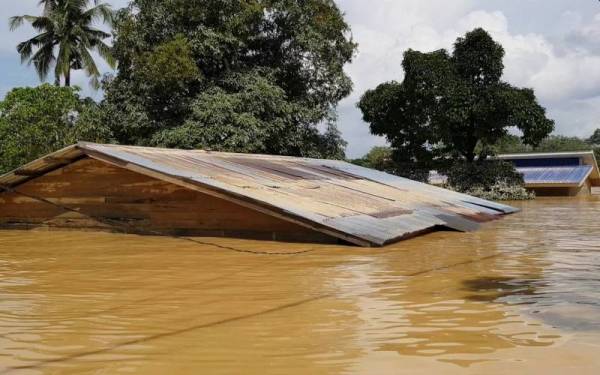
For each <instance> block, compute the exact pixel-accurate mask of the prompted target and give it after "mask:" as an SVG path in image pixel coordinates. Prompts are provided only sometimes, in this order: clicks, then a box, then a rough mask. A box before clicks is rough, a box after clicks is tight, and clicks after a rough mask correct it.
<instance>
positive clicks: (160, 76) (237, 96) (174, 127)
mask: <svg viewBox="0 0 600 375" xmlns="http://www.w3.org/2000/svg"><path fill="white" fill-rule="evenodd" d="M115 35H116V39H115V47H114V53H115V56H116V58H117V60H118V61H119V72H118V74H117V75H116V77H114V78H112V79H109V80H107V81H106V82H105V87H104V88H105V93H106V99H105V102H104V103H103V104H102V108H103V113H104V115H103V117H104V118H105V119H106V121H108V122H109V124H110V126H111V128H112V129H113V130H114V133H115V136H116V137H117V139H118V140H119V141H120V142H122V143H128V144H141V145H156V146H170V147H181V148H210V149H213V150H227V151H243V152H265V153H273V154H289V155H298V156H319V157H340V156H343V148H344V142H343V141H342V140H341V138H340V136H339V132H338V131H337V130H336V128H335V122H334V121H333V119H335V115H334V111H335V106H336V105H337V103H338V102H339V101H340V100H341V99H342V98H344V97H346V96H347V95H348V94H349V93H350V91H351V88H352V84H351V81H350V79H349V77H348V76H347V75H346V74H345V73H344V70H343V67H344V65H345V64H346V63H348V62H349V61H351V58H352V55H353V53H354V51H355V48H356V45H355V44H354V43H353V42H352V40H351V39H350V37H349V27H348V25H347V24H346V23H345V21H344V19H343V15H342V13H341V12H340V10H339V9H338V8H337V6H336V5H335V3H334V2H333V1H332V0H308V1H297V0H248V1H246V0H244V1H242V0H170V1H162V0H134V1H132V2H131V4H130V6H129V8H127V9H125V10H122V11H120V12H119V14H118V16H117V19H116V23H115ZM323 123H328V124H329V125H328V130H327V131H326V132H320V131H319V128H318V125H319V124H323Z"/></svg>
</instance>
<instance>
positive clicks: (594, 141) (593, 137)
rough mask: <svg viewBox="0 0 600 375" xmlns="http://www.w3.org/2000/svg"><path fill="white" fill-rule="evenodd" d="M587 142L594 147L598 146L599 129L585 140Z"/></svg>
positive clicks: (599, 144) (599, 142) (599, 140)
mask: <svg viewBox="0 0 600 375" xmlns="http://www.w3.org/2000/svg"><path fill="white" fill-rule="evenodd" d="M587 142H588V143H589V144H591V145H594V146H600V129H596V130H594V133H592V135H591V136H590V137H589V138H588V139H587Z"/></svg>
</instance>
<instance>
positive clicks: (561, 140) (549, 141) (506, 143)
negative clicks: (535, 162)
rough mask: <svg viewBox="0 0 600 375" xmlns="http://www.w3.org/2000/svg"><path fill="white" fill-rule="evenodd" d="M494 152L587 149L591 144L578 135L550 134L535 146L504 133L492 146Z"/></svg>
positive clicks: (589, 148)
mask: <svg viewBox="0 0 600 375" xmlns="http://www.w3.org/2000/svg"><path fill="white" fill-rule="evenodd" d="M493 149H494V151H495V153H498V154H509V153H520V152H561V151H589V150H591V149H592V145H590V143H588V142H586V141H585V140H583V139H581V138H578V137H566V136H564V135H550V136H548V137H546V138H544V139H542V140H541V141H540V142H539V143H538V144H537V145H536V146H531V145H526V144H524V143H523V141H522V140H521V137H518V136H516V135H512V134H509V135H506V136H504V137H502V138H501V139H500V140H498V142H497V143H496V144H495V145H494V146H493Z"/></svg>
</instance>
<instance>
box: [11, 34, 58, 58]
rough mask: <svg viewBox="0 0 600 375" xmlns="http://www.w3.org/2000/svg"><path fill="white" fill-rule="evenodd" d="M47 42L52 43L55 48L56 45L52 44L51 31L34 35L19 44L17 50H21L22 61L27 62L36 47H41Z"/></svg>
mask: <svg viewBox="0 0 600 375" xmlns="http://www.w3.org/2000/svg"><path fill="white" fill-rule="evenodd" d="M46 44H49V45H52V48H54V45H53V44H52V34H51V33H42V34H39V35H36V36H34V37H33V38H31V39H29V40H26V41H24V42H22V43H19V44H18V45H17V52H19V54H20V55H21V63H25V62H26V61H28V60H29V58H30V57H31V54H32V52H33V48H34V47H38V48H41V47H43V46H44V45H46ZM30 63H31V62H30Z"/></svg>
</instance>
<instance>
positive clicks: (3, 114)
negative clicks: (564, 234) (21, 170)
mask: <svg viewBox="0 0 600 375" xmlns="http://www.w3.org/2000/svg"><path fill="white" fill-rule="evenodd" d="M110 138H111V134H110V130H109V129H108V128H107V127H106V126H104V125H103V124H101V123H100V122H98V105H97V104H96V103H95V102H94V101H93V100H91V99H81V98H80V97H79V95H78V89H77V88H72V87H58V86H52V85H48V84H44V85H41V86H38V87H36V88H16V89H13V90H12V91H10V92H9V93H8V94H7V95H6V97H5V98H4V100H2V101H0V173H3V172H7V171H9V170H11V169H14V168H17V167H18V166H20V165H22V164H24V163H26V162H29V161H31V160H33V159H36V158H37V157H39V156H41V155H45V154H48V153H50V152H53V151H56V150H58V149H60V148H63V147H65V146H67V145H70V144H73V143H75V142H77V140H89V141H96V142H105V141H108V140H110Z"/></svg>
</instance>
